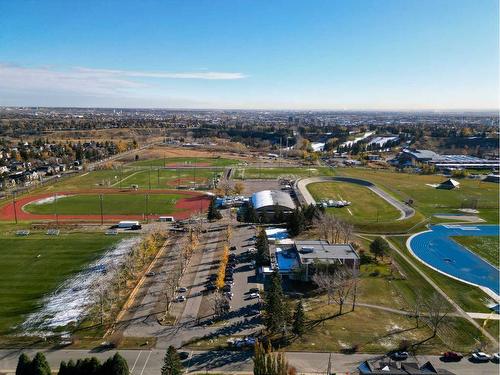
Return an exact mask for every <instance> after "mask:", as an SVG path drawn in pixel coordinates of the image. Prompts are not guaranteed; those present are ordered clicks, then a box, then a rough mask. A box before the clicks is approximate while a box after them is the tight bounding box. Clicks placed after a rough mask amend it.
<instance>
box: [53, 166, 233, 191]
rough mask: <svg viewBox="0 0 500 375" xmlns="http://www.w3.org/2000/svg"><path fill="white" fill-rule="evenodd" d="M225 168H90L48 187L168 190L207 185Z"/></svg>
mask: <svg viewBox="0 0 500 375" xmlns="http://www.w3.org/2000/svg"><path fill="white" fill-rule="evenodd" d="M223 171H224V168H222V167H221V168H215V169H214V168H189V169H184V168H177V169H162V168H160V169H158V168H156V169H155V168H152V169H150V168H145V167H144V168H123V169H111V170H99V171H92V172H88V173H85V174H82V175H78V176H75V177H70V178H68V179H64V180H62V181H60V182H58V183H57V184H54V185H52V186H49V187H48V189H47V190H51V189H53V190H82V189H85V190H89V189H97V188H98V189H102V188H129V187H131V186H132V185H138V186H139V189H140V190H146V189H149V187H150V186H151V189H169V188H176V187H177V186H192V185H195V184H194V182H195V181H196V184H206V183H207V182H208V181H209V180H212V179H213V178H216V177H217V176H218V175H222V173H223Z"/></svg>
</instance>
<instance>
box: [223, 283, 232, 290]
mask: <svg viewBox="0 0 500 375" xmlns="http://www.w3.org/2000/svg"><path fill="white" fill-rule="evenodd" d="M222 291H223V292H230V291H231V285H227V284H226V285H224V286H223V287H222Z"/></svg>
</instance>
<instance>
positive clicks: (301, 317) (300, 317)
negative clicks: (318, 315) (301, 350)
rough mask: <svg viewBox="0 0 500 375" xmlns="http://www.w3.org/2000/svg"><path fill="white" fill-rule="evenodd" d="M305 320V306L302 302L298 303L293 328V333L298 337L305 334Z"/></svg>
mask: <svg viewBox="0 0 500 375" xmlns="http://www.w3.org/2000/svg"><path fill="white" fill-rule="evenodd" d="M305 320H306V316H305V313H304V306H303V304H302V300H300V301H299V302H297V306H296V307H295V312H294V314H293V328H292V331H293V333H295V334H296V335H297V336H302V335H303V334H304V332H305V328H306V327H305Z"/></svg>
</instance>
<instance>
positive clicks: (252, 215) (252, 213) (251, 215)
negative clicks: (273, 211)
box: [245, 203, 259, 223]
mask: <svg viewBox="0 0 500 375" xmlns="http://www.w3.org/2000/svg"><path fill="white" fill-rule="evenodd" d="M258 221H259V216H258V215H257V211H256V210H255V207H254V206H253V205H252V204H250V203H249V204H248V206H247V207H246V210H245V222H247V223H257V222H258Z"/></svg>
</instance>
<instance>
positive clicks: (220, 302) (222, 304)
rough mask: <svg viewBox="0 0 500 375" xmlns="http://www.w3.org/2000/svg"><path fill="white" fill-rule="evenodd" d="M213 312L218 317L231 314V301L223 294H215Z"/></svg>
mask: <svg viewBox="0 0 500 375" xmlns="http://www.w3.org/2000/svg"><path fill="white" fill-rule="evenodd" d="M211 302H212V310H213V312H214V315H215V316H216V317H221V316H223V315H224V314H226V313H228V312H229V309H230V306H229V300H228V299H227V298H226V297H225V296H224V295H222V294H221V293H218V292H216V293H214V294H213V296H212V301H211Z"/></svg>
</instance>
